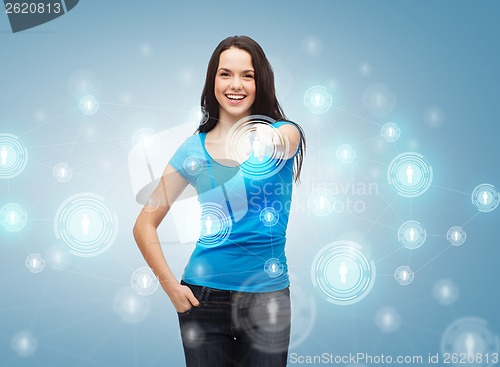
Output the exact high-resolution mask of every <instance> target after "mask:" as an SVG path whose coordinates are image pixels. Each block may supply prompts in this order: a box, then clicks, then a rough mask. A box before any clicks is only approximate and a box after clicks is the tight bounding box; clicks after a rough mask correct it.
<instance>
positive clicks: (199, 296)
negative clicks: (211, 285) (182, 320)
mask: <svg viewBox="0 0 500 367" xmlns="http://www.w3.org/2000/svg"><path fill="white" fill-rule="evenodd" d="M181 285H185V286H186V287H189V289H191V291H192V292H193V295H194V297H195V298H196V300H197V301H198V302H199V304H200V305H199V306H193V305H191V308H189V309H188V310H186V311H183V312H178V311H177V314H178V315H179V316H186V315H189V314H190V313H191V311H193V309H195V308H199V307H201V306H202V300H203V297H204V296H205V293H206V291H207V287H203V286H199V285H193V284H189V283H186V282H184V281H183V280H181Z"/></svg>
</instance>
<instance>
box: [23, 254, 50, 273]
mask: <svg viewBox="0 0 500 367" xmlns="http://www.w3.org/2000/svg"><path fill="white" fill-rule="evenodd" d="M24 264H25V265H26V268H27V269H28V270H29V271H31V272H32V273H39V272H41V271H42V270H43V269H44V268H45V260H44V259H43V257H42V255H40V254H36V253H33V254H30V255H29V256H28V257H27V258H26V261H25V262H24Z"/></svg>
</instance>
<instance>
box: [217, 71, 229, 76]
mask: <svg viewBox="0 0 500 367" xmlns="http://www.w3.org/2000/svg"><path fill="white" fill-rule="evenodd" d="M219 76H223V77H228V76H229V73H228V72H226V71H221V72H220V73H219Z"/></svg>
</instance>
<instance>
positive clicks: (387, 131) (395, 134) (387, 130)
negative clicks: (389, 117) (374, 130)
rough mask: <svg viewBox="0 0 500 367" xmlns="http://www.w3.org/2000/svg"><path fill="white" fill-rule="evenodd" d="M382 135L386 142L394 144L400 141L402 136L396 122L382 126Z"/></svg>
mask: <svg viewBox="0 0 500 367" xmlns="http://www.w3.org/2000/svg"><path fill="white" fill-rule="evenodd" d="M380 135H382V137H383V138H384V139H385V141H387V142H388V143H392V142H395V141H396V140H398V139H399V137H400V136H401V129H400V128H399V126H398V125H397V124H395V123H394V122H388V123H386V124H384V126H382V129H381V131H380Z"/></svg>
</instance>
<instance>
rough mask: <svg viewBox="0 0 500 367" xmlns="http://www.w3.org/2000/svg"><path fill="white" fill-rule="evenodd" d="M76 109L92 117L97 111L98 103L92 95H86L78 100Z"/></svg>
mask: <svg viewBox="0 0 500 367" xmlns="http://www.w3.org/2000/svg"><path fill="white" fill-rule="evenodd" d="M78 107H79V108H80V110H81V111H82V112H83V113H84V114H85V115H93V114H95V113H96V112H97V111H98V110H99V102H98V101H97V99H96V98H95V97H94V96H92V95H86V96H84V97H82V98H81V99H80V103H79V104H78Z"/></svg>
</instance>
